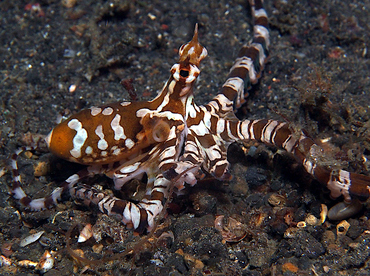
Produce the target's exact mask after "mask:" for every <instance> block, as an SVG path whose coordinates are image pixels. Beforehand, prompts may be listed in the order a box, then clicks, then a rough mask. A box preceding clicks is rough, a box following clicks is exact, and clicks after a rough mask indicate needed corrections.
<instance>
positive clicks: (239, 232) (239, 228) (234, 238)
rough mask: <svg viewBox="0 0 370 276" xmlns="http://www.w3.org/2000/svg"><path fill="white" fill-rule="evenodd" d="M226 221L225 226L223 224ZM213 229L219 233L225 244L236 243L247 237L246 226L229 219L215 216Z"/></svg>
mask: <svg viewBox="0 0 370 276" xmlns="http://www.w3.org/2000/svg"><path fill="white" fill-rule="evenodd" d="M226 221H227V224H226V223H225V222H226ZM215 228H216V229H217V230H218V231H220V233H221V235H222V238H223V239H224V240H225V241H227V242H238V241H241V240H242V239H244V238H245V236H246V235H247V228H246V225H245V224H243V223H241V222H239V221H237V220H236V219H233V218H231V217H229V218H228V219H224V216H222V215H221V216H217V217H216V219H215Z"/></svg>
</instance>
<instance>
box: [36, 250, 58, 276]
mask: <svg viewBox="0 0 370 276" xmlns="http://www.w3.org/2000/svg"><path fill="white" fill-rule="evenodd" d="M53 266H54V256H53V255H52V254H51V253H50V252H49V251H48V250H46V251H45V252H44V254H43V255H42V256H41V258H40V261H39V263H38V264H37V266H36V269H38V270H40V272H41V273H45V272H47V271H49V270H50V269H52V268H53Z"/></svg>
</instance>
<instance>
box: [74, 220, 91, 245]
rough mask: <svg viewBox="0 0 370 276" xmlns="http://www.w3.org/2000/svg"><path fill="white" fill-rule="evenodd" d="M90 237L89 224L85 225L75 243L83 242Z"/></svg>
mask: <svg viewBox="0 0 370 276" xmlns="http://www.w3.org/2000/svg"><path fill="white" fill-rule="evenodd" d="M91 237H92V226H91V224H90V223H88V224H86V225H85V227H84V228H83V229H82V231H81V233H80V235H79V236H78V240H77V242H79V243H81V242H85V241H87V240H88V239H90V238H91Z"/></svg>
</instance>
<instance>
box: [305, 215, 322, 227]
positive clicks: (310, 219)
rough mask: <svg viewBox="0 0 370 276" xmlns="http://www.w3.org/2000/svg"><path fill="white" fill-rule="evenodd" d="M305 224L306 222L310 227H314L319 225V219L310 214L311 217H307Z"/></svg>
mask: <svg viewBox="0 0 370 276" xmlns="http://www.w3.org/2000/svg"><path fill="white" fill-rule="evenodd" d="M305 222H306V223H307V224H308V225H312V226H315V225H319V220H318V219H317V217H315V216H314V215H312V214H309V215H308V216H307V217H306V219H305Z"/></svg>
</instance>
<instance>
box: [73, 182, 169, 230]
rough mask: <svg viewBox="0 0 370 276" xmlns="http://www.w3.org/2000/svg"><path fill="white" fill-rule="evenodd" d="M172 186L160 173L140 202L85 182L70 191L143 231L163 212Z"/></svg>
mask: <svg viewBox="0 0 370 276" xmlns="http://www.w3.org/2000/svg"><path fill="white" fill-rule="evenodd" d="M171 187H172V183H171V181H169V180H167V179H166V178H164V177H163V176H162V175H158V176H157V177H156V180H155V181H154V185H153V187H152V189H151V190H150V192H149V193H148V194H147V195H145V197H144V198H143V199H142V200H141V201H140V203H138V204H135V203H133V202H130V201H127V200H123V199H120V198H117V197H113V196H110V195H107V194H105V193H103V192H101V191H99V190H96V189H94V188H93V187H90V186H88V185H83V184H79V185H76V186H75V187H73V188H72V189H70V193H71V195H72V196H74V197H76V198H78V199H81V200H83V201H84V202H85V204H90V203H92V204H94V205H96V206H98V208H99V210H100V211H101V212H102V213H105V214H107V215H112V214H116V215H119V216H121V218H122V222H123V223H124V224H125V225H126V226H127V227H128V228H130V229H134V230H135V232H137V233H143V232H144V231H145V230H148V231H150V230H151V229H152V228H153V226H154V219H155V218H156V217H157V216H158V214H160V213H161V212H162V210H163V207H164V205H165V203H166V200H167V198H168V193H169V190H170V189H171Z"/></svg>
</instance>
